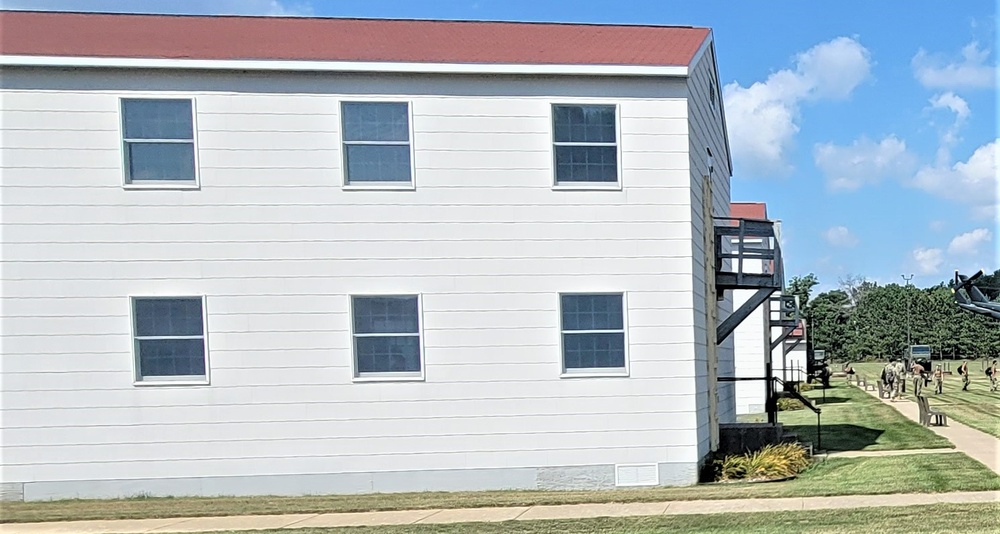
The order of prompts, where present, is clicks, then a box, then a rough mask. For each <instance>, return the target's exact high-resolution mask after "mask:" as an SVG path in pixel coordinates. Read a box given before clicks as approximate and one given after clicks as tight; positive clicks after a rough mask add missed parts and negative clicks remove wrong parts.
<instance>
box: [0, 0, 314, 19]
mask: <svg viewBox="0 0 1000 534" xmlns="http://www.w3.org/2000/svg"><path fill="white" fill-rule="evenodd" d="M0 7H2V8H3V9H31V10H39V11H96V12H103V13H163V14H185V15H267V16H282V17H291V16H309V15H312V14H313V8H312V5H311V4H310V2H308V1H306V0H212V1H206V0H143V1H142V2H136V1H135V0H0Z"/></svg>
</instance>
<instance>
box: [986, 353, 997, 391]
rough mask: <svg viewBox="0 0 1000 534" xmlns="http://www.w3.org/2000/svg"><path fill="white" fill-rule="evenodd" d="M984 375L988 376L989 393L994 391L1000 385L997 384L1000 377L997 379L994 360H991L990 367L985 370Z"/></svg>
mask: <svg viewBox="0 0 1000 534" xmlns="http://www.w3.org/2000/svg"><path fill="white" fill-rule="evenodd" d="M986 374H988V375H990V391H996V390H997V386H998V385H1000V382H998V379H1000V377H997V361H996V360H993V363H991V364H990V366H989V367H988V368H987V369H986Z"/></svg>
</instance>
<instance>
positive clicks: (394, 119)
mask: <svg viewBox="0 0 1000 534" xmlns="http://www.w3.org/2000/svg"><path fill="white" fill-rule="evenodd" d="M341 115H342V118H343V137H344V183H345V185H359V184H360V185H366V184H380V183H381V184H392V185H408V184H412V182H413V169H412V165H411V162H410V111H409V105H408V104H407V103H405V102H344V103H343V104H342V105H341Z"/></svg>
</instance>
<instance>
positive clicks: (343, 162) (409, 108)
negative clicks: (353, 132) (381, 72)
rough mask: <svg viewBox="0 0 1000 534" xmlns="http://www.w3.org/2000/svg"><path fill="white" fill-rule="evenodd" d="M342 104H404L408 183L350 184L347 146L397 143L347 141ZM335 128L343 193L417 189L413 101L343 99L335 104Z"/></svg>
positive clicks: (390, 142)
mask: <svg viewBox="0 0 1000 534" xmlns="http://www.w3.org/2000/svg"><path fill="white" fill-rule="evenodd" d="M344 104H406V121H407V129H408V135H409V136H410V138H409V141H408V144H409V147H410V181H409V182H355V183H350V181H349V179H350V177H349V176H348V173H347V145H349V144H351V145H390V146H395V145H399V144H400V143H399V142H397V141H347V140H346V139H347V136H346V135H345V128H344ZM337 121H338V122H339V125H338V127H337V132H338V135H339V136H340V185H341V188H342V189H343V190H345V191H414V190H416V188H417V159H416V150H415V149H414V136H413V101H412V100H406V99H399V98H384V99H375V98H345V99H342V100H340V101H338V102H337Z"/></svg>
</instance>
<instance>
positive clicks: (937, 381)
mask: <svg viewBox="0 0 1000 534" xmlns="http://www.w3.org/2000/svg"><path fill="white" fill-rule="evenodd" d="M942 393H944V370H943V369H941V366H940V365H939V366H937V369H934V394H935V395H940V394H942Z"/></svg>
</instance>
